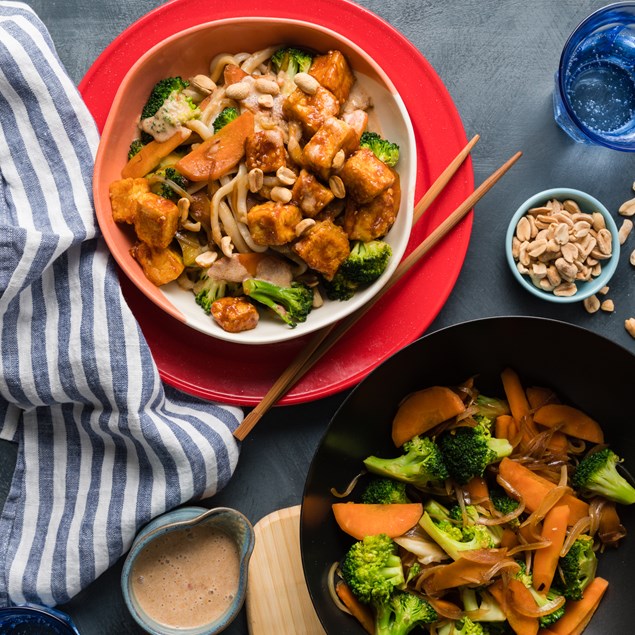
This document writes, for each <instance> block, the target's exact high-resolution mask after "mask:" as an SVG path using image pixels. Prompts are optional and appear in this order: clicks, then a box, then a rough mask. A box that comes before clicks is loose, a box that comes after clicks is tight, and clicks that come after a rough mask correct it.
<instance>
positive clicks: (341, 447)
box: [300, 317, 635, 635]
mask: <svg viewBox="0 0 635 635" xmlns="http://www.w3.org/2000/svg"><path fill="white" fill-rule="evenodd" d="M506 366H509V367H511V368H513V369H515V370H516V371H517V372H518V373H519V375H520V377H521V380H522V381H523V383H524V384H525V385H527V384H534V385H542V386H549V387H551V388H553V389H555V391H556V392H557V394H558V395H559V396H560V398H561V399H562V401H563V402H565V403H570V404H571V405H575V406H576V407H578V408H580V409H581V410H583V411H585V412H587V413H588V414H589V415H591V416H592V417H593V418H595V419H596V420H598V421H599V422H600V423H601V424H602V427H603V429H604V432H605V437H606V440H607V442H608V443H609V444H610V445H611V446H612V447H613V449H614V450H615V451H616V452H617V453H618V454H619V455H620V456H622V457H623V458H624V459H625V463H626V465H627V466H630V468H631V472H633V471H635V415H634V412H633V411H634V404H635V356H634V355H633V354H632V353H630V352H629V351H627V350H626V349H624V348H622V347H620V346H618V345H617V344H615V343H613V342H611V341H609V340H607V339H605V338H603V337H601V336H600V335H597V334H595V333H593V332H591V331H588V330H586V329H583V328H580V327H577V326H572V325H570V324H566V323H563V322H558V321H554V320H549V319H542V318H530V317H497V318H487V319H482V320H475V321H472V322H466V323H463V324H458V325H455V326H452V327H449V328H446V329H443V330H440V331H436V332H434V333H431V334H430V335H426V336H424V337H422V338H421V339H419V340H417V341H416V342H414V343H413V344H411V345H409V346H407V347H406V348H404V349H403V350H401V351H400V352H398V353H396V354H395V355H394V356H392V357H391V358H390V359H388V360H387V361H386V362H384V363H383V364H382V365H381V366H380V367H378V368H377V369H376V370H374V371H373V372H372V373H371V374H370V375H369V376H368V377H367V378H366V379H364V381H362V382H361V383H360V384H359V385H358V386H357V387H356V388H355V389H354V390H353V391H352V392H351V394H350V395H349V397H348V398H347V399H346V400H345V401H344V403H343V404H342V406H341V407H340V408H339V410H338V411H337V412H336V413H335V416H334V417H333V419H332V421H331V422H330V424H329V426H328V428H327V430H326V433H325V435H324V437H323V439H322V441H321V443H320V445H319V447H318V450H317V452H316V454H315V456H314V458H313V461H312V463H311V466H310V469H309V473H308V476H307V480H306V484H305V490H304V498H303V503H302V516H301V522H300V541H301V553H302V564H303V567H304V574H305V578H306V582H307V585H308V588H309V593H310V595H311V598H312V600H313V604H314V606H315V609H316V611H317V614H318V616H319V618H320V620H321V621H322V624H323V626H324V628H325V629H326V631H327V632H328V633H329V634H332V635H347V634H351V635H353V634H354V635H361V634H363V633H364V631H363V629H362V628H361V627H360V626H359V625H358V623H357V622H356V621H355V620H354V619H353V618H352V617H350V616H348V615H346V614H344V613H342V612H341V611H340V610H339V609H338V608H337V607H336V606H335V605H334V604H333V602H332V600H331V597H330V595H329V592H328V588H327V574H328V571H329V567H330V566H331V564H332V563H333V562H334V561H336V560H339V559H340V558H341V557H342V555H343V554H344V553H345V551H346V550H347V548H348V547H349V545H350V544H351V543H352V541H353V540H352V538H350V537H348V536H346V535H345V534H344V533H343V532H342V531H341V530H340V529H339V528H338V527H337V525H336V523H335V521H334V520H333V516H332V513H331V504H332V503H334V502H337V501H338V499H336V498H335V497H333V496H332V494H331V493H330V490H331V488H332V487H335V488H336V489H338V490H342V489H344V487H345V486H346V485H347V484H348V483H349V482H350V481H351V479H352V478H353V477H354V476H355V475H356V474H357V473H358V472H359V471H360V467H361V465H362V460H363V459H364V458H365V457H367V456H369V455H371V454H378V455H383V456H391V455H392V456H396V454H397V452H396V451H395V448H394V445H393V444H392V441H391V438H390V424H391V422H392V418H393V416H394V413H395V410H396V407H397V404H398V403H399V402H400V401H401V400H402V398H403V397H404V396H405V395H407V394H408V393H410V392H412V391H414V390H417V389H420V388H424V387H426V386H430V385H434V384H437V385H452V384H457V383H459V382H461V381H463V380H465V379H466V378H468V377H470V376H473V375H475V376H477V381H476V385H477V387H478V388H479V389H480V390H481V391H482V392H484V393H485V394H490V395H492V396H503V395H504V393H503V388H502V384H501V381H500V372H501V370H502V369H503V368H504V367H506ZM620 516H621V519H622V522H623V523H624V525H625V526H626V528H627V529H628V530H630V533H631V534H632V535H629V536H627V537H626V538H625V539H624V540H623V541H622V544H621V546H620V548H619V549H617V550H610V551H608V552H607V553H605V554H603V555H602V556H601V557H600V565H599V570H598V574H599V575H602V576H603V577H605V578H607V579H608V580H609V589H608V591H607V593H606V595H605V597H604V600H603V602H602V604H601V606H600V608H599V610H598V611H597V613H596V614H595V617H594V618H593V620H592V622H591V624H590V625H589V626H588V628H587V629H586V631H585V635H600V634H601V633H602V634H604V633H631V632H633V631H634V629H635V627H634V626H633V615H634V614H635V608H634V606H633V584H634V578H633V566H634V564H635V505H633V506H631V507H630V508H624V507H620Z"/></svg>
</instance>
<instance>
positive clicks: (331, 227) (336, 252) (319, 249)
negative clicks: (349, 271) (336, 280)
mask: <svg viewBox="0 0 635 635" xmlns="http://www.w3.org/2000/svg"><path fill="white" fill-rule="evenodd" d="M293 251H295V253H296V254H298V256H300V258H302V260H304V262H306V264H307V265H308V266H309V267H310V268H311V269H315V271H319V272H320V273H321V274H322V275H323V276H324V277H325V278H326V279H327V280H332V279H333V277H334V276H335V273H336V272H337V270H338V269H339V267H340V265H341V264H342V263H343V262H344V261H345V260H346V259H347V258H348V256H349V254H350V253H351V248H350V243H349V241H348V236H347V235H346V232H345V231H344V230H343V229H342V228H341V227H339V226H338V225H336V224H335V223H333V222H332V221H330V220H324V221H319V222H317V223H316V224H315V225H313V227H311V229H310V230H309V231H308V232H307V233H306V234H303V235H302V236H301V238H300V239H299V240H298V241H297V242H296V243H295V244H294V245H293Z"/></svg>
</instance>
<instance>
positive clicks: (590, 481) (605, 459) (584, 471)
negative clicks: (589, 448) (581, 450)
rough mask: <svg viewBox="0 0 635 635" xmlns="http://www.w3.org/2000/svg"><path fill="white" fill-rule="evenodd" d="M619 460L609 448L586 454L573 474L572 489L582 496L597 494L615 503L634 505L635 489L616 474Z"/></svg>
mask: <svg viewBox="0 0 635 635" xmlns="http://www.w3.org/2000/svg"><path fill="white" fill-rule="evenodd" d="M621 460H622V459H620V457H619V456H617V454H615V452H613V451H612V450H611V449H609V448H603V449H602V450H599V451H598V452H593V453H591V454H587V456H586V457H584V458H583V459H582V461H580V463H579V465H578V467H577V468H576V470H575V473H574V474H573V478H572V483H573V487H575V488H576V489H577V490H580V491H581V492H582V494H586V495H589V496H594V495H596V494H599V495H600V496H604V498H608V499H609V500H611V501H615V502H616V503H622V504H623V505H632V504H633V503H635V488H633V486H632V485H631V484H630V483H629V482H628V481H627V480H626V479H625V478H624V477H622V476H621V475H620V474H619V473H618V471H617V464H618V463H620V462H621Z"/></svg>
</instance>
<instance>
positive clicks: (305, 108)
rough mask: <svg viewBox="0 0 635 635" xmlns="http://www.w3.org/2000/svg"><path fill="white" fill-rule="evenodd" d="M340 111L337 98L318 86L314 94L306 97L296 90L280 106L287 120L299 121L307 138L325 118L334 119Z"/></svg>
mask: <svg viewBox="0 0 635 635" xmlns="http://www.w3.org/2000/svg"><path fill="white" fill-rule="evenodd" d="M339 111H340V103H339V101H338V100H337V97H335V95H334V94H333V93H332V92H331V91H330V90H327V89H326V88H324V87H323V86H319V87H318V89H317V91H316V92H315V94H313V95H307V94H306V93H305V92H303V91H301V90H300V89H299V88H296V89H295V90H294V91H293V92H292V93H291V94H290V95H289V96H288V97H287V98H286V99H285V100H284V103H283V105H282V112H283V114H284V116H285V117H286V118H287V119H292V120H294V121H299V122H300V124H301V125H302V131H303V133H304V136H305V137H307V138H310V137H312V136H313V135H314V134H315V133H316V132H317V131H318V128H319V127H320V126H321V125H322V124H323V123H324V120H325V119H326V118H327V117H334V116H335V115H337V114H338V113H339Z"/></svg>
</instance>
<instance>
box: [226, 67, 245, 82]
mask: <svg viewBox="0 0 635 635" xmlns="http://www.w3.org/2000/svg"><path fill="white" fill-rule="evenodd" d="M247 75H248V73H246V72H245V71H244V70H243V69H242V68H240V66H236V64H227V66H225V69H224V70H223V81H224V82H225V86H229V85H230V84H236V83H238V82H239V81H240V80H241V79H242V78H243V77H247Z"/></svg>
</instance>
